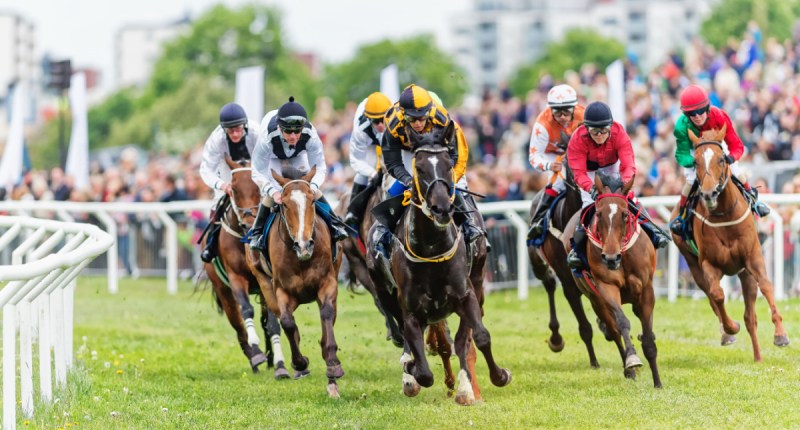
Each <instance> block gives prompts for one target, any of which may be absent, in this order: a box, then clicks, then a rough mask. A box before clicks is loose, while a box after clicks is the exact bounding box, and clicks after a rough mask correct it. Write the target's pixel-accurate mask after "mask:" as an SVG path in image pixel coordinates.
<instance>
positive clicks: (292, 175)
mask: <svg viewBox="0 0 800 430" xmlns="http://www.w3.org/2000/svg"><path fill="white" fill-rule="evenodd" d="M306 174H308V172H307V171H305V170H300V169H298V168H296V167H292V166H286V167H284V168H283V172H282V174H281V176H283V177H284V178H286V179H300V178H302V177H303V176H305V175H306Z"/></svg>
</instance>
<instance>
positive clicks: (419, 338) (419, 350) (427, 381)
mask: <svg viewBox="0 0 800 430" xmlns="http://www.w3.org/2000/svg"><path fill="white" fill-rule="evenodd" d="M403 335H404V337H405V340H406V342H407V343H408V347H409V349H410V351H411V356H412V357H413V360H411V361H407V362H406V363H405V371H406V373H408V374H410V375H412V376H414V379H415V380H416V381H417V383H418V384H419V385H421V386H423V387H425V388H429V387H431V386H432V385H433V373H432V372H431V369H430V367H428V360H427V359H426V358H425V345H424V342H423V328H422V325H421V324H420V322H419V320H417V318H416V317H415V316H414V315H411V314H407V315H406V317H405V322H404V331H403Z"/></svg>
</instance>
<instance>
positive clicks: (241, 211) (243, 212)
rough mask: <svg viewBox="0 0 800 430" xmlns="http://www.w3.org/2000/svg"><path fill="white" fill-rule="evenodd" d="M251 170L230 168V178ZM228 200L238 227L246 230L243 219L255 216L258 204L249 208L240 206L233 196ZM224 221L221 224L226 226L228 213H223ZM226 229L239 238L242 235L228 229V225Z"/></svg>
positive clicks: (247, 168)
mask: <svg viewBox="0 0 800 430" xmlns="http://www.w3.org/2000/svg"><path fill="white" fill-rule="evenodd" d="M252 170H253V169H252V168H251V167H239V168H237V169H233V170H231V178H232V177H233V175H235V174H236V173H240V172H250V171H252ZM230 201H231V209H232V210H233V213H234V214H235V215H236V221H237V224H239V228H241V229H242V231H243V232H244V231H247V230H248V228H247V224H246V223H245V222H244V219H245V217H247V216H252V217H253V218H255V216H256V212H257V211H258V206H253V207H249V208H240V207H239V206H238V205H237V204H236V199H235V198H233V199H230ZM225 221H227V222H226V223H223V224H222V225H223V226H226V227H227V226H228V223H229V220H228V214H227V213H226V214H225ZM226 230H228V233H231V234H232V235H234V236H236V237H239V238H241V237H242V235H241V234H240V233H238V232H235V231H233V229H230V227H228V228H226Z"/></svg>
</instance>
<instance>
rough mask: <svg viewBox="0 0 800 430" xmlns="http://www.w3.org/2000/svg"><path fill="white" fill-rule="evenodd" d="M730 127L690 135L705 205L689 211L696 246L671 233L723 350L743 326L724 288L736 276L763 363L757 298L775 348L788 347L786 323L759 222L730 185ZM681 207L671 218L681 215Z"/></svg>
mask: <svg viewBox="0 0 800 430" xmlns="http://www.w3.org/2000/svg"><path fill="white" fill-rule="evenodd" d="M725 133H726V127H724V126H723V127H722V129H720V130H718V131H717V130H709V131H706V132H704V133H703V134H702V136H701V137H697V135H695V134H694V133H693V132H692V131H691V130H690V131H689V138H690V139H691V141H692V143H693V144H694V166H695V169H696V173H697V182H698V193H699V197H700V199H699V200H701V201H702V202H703V203H702V204H699V205H696V206H695V207H694V208H690V209H691V210H692V211H693V213H694V217H693V220H692V227H693V230H694V232H698V233H700V234H695V237H694V239H693V243H694V245H695V246H696V251H695V250H694V249H693V248H692V243H689V241H686V240H684V239H683V238H682V237H680V236H679V235H676V234H674V233H673V235H672V237H673V239H674V240H675V244H676V245H677V246H678V249H679V250H680V251H681V254H682V255H683V257H684V258H685V259H686V262H687V263H688V264H689V270H691V272H692V276H693V277H694V280H695V282H697V285H698V286H699V287H700V289H701V290H703V292H705V293H706V296H708V301H709V303H710V304H711V309H713V310H714V314H716V316H717V319H718V320H719V323H720V326H721V332H722V345H728V344H730V343H732V342H734V341H735V337H734V336H733V335H735V334H736V333H738V332H739V328H740V326H739V323H738V322H736V321H734V320H732V319H731V317H730V316H729V315H728V313H727V311H726V310H725V293H724V292H723V291H722V287H720V279H721V278H722V276H723V275H728V276H733V275H738V276H739V280H740V281H741V282H742V295H743V296H744V323H745V327H747V332H748V333H749V334H750V340H751V341H752V344H753V358H754V359H755V361H761V349H760V348H759V345H758V337H757V334H756V324H757V323H756V308H755V302H756V296H757V295H758V291H759V290H760V291H761V294H763V295H764V298H765V299H767V304H769V309H770V312H771V314H772V323H773V324H774V325H775V336H774V343H775V345H777V346H786V345H788V344H789V337H788V336H787V334H786V330H785V329H784V328H783V318H782V317H781V314H780V312H778V307H777V306H776V305H775V298H774V296H773V287H772V282H771V281H770V280H769V278H767V271H766V268H765V266H764V257H763V255H762V253H761V244H760V243H759V241H758V232H757V231H756V225H755V219H754V218H753V214H752V212H751V211H750V205H749V204H748V203H747V200H746V199H745V198H744V196H743V195H742V193H741V192H740V191H739V189H738V188H737V187H736V186H733V185H731V176H732V174H731V168H730V165H729V161H730V160H729V159H728V158H727V157H726V154H725V151H724V150H723V147H722V143H721V142H722V141H723V139H724V138H725ZM677 210H678V209H677V208H676V209H675V213H673V216H676V215H677Z"/></svg>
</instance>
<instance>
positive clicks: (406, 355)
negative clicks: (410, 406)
mask: <svg viewBox="0 0 800 430" xmlns="http://www.w3.org/2000/svg"><path fill="white" fill-rule="evenodd" d="M409 363H410V365H411V366H413V364H414V358H413V357H412V356H411V348H410V347H409V346H408V342H406V341H403V355H401V356H400V367H401V368H402V369H403V394H405V395H406V397H415V396H416V395H417V394H419V391H420V390H421V389H422V387H420V385H419V384H418V383H417V380H416V379H414V376H412V375H411V374H410V373H409V372H408V370H407V369H408V366H407V364H409Z"/></svg>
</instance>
